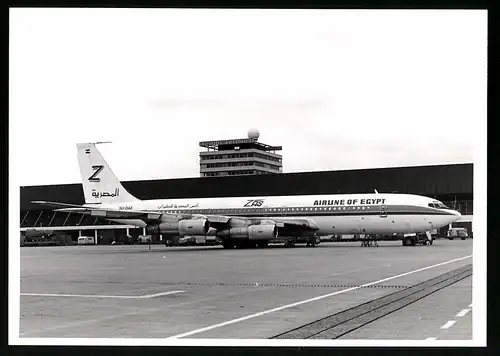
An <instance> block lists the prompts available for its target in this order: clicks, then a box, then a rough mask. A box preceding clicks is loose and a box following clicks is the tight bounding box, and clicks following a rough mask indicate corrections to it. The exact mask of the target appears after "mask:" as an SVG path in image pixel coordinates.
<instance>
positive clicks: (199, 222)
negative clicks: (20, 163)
mask: <svg viewBox="0 0 500 356" xmlns="http://www.w3.org/2000/svg"><path fill="white" fill-rule="evenodd" d="M96 144H97V143H78V144H77V152H78V163H79V167H80V174H81V178H82V184H83V191H84V197H85V204H83V205H75V204H66V203H61V202H49V201H32V203H34V204H43V205H46V206H51V207H53V208H57V209H55V211H61V212H72V213H80V214H87V215H91V216H100V217H102V218H105V219H107V220H111V221H115V222H119V223H122V224H127V225H133V226H137V227H142V228H145V229H146V232H147V233H148V234H152V235H153V234H156V235H163V236H166V237H173V236H178V237H183V236H207V235H215V236H217V237H218V238H219V239H221V240H222V245H223V247H224V248H227V249H231V248H234V247H237V248H242V247H266V246H268V244H269V241H271V240H274V239H276V238H277V237H278V236H294V237H303V238H306V239H307V241H308V246H313V247H314V246H315V245H317V244H318V243H319V237H320V236H328V235H334V234H335V235H344V234H354V233H359V234H393V233H399V234H412V233H413V234H415V233H423V232H426V231H429V230H433V229H438V228H440V227H443V226H446V225H448V224H450V223H452V222H455V221H457V220H458V219H460V217H461V214H460V213H459V212H458V211H456V210H453V209H451V208H449V207H447V206H446V205H444V204H443V203H442V202H440V201H438V200H435V199H432V198H429V197H425V196H420V195H414V194H396V193H379V192H378V191H377V190H375V191H374V193H369V194H322V195H292V196H260V197H229V198H188V199H152V200H140V199H138V198H137V197H135V196H133V195H132V194H130V193H129V192H128V191H127V190H126V189H125V188H124V187H123V186H122V184H121V183H120V181H119V180H118V178H117V177H116V175H115V174H114V173H113V172H112V171H111V168H110V167H109V165H108V164H107V163H106V161H105V160H104V158H103V157H102V155H101V153H100V152H99V150H98V149H97V147H96ZM403 244H405V242H404V241H403Z"/></svg>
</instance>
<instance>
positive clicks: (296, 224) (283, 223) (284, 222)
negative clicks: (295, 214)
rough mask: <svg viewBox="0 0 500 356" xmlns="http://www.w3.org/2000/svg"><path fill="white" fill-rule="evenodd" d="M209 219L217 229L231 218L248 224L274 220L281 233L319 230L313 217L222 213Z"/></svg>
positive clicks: (211, 224)
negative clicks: (253, 215) (271, 216)
mask: <svg viewBox="0 0 500 356" xmlns="http://www.w3.org/2000/svg"><path fill="white" fill-rule="evenodd" d="M207 218H208V221H209V222H210V226H212V227H214V228H216V229H223V228H227V227H228V226H229V224H230V221H231V220H241V221H244V222H245V223H246V224H247V225H258V224H265V223H266V222H272V223H274V224H275V225H276V226H277V227H278V230H279V231H280V234H284V235H286V234H299V235H300V234H302V233H307V232H314V231H316V230H319V227H318V226H317V225H316V223H315V222H314V221H313V220H311V219H291V218H286V217H276V218H274V217H273V218H265V217H264V218H255V217H245V216H222V215H208V216H207Z"/></svg>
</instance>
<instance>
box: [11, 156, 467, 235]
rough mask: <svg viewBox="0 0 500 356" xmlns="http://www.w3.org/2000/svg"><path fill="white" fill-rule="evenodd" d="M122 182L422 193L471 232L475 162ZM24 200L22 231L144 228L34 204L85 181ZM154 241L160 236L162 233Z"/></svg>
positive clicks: (153, 191) (79, 192) (265, 191)
mask: <svg viewBox="0 0 500 356" xmlns="http://www.w3.org/2000/svg"><path fill="white" fill-rule="evenodd" d="M122 183H123V186H124V187H125V188H126V189H127V190H129V192H130V193H131V194H133V195H135V196H136V197H137V198H139V199H161V198H164V199H166V198H195V197H197V198H204V197H207V198H208V197H236V196H249V197H252V196H266V195H307V194H351V193H368V192H373V191H374V189H377V191H378V192H385V193H409V194H419V195H424V196H428V197H432V198H434V199H438V200H440V201H442V202H444V203H445V204H446V205H448V206H450V207H454V208H455V209H457V210H459V211H460V212H461V213H462V215H463V217H462V219H461V220H460V221H459V222H457V223H455V224H454V226H461V227H466V228H467V230H468V233H469V235H471V236H472V214H473V164H472V163H464V164H448V165H432V166H411V167H394V168H377V169H356V170H339V171H320V172H302V173H281V174H266V175H248V176H225V177H208V178H207V177H200V178H182V179H162V180H148V181H124V182H122ZM20 199H21V201H20V207H21V212H20V221H21V231H25V230H26V229H29V228H33V227H37V228H40V227H43V228H44V229H45V228H46V229H47V230H49V231H53V232H55V233H56V234H57V233H64V234H65V235H66V236H71V240H73V241H76V240H77V239H78V236H95V237H97V236H98V235H99V236H100V240H99V243H102V244H108V243H111V242H112V241H113V240H115V241H117V242H119V241H123V240H124V239H125V237H126V235H127V234H129V235H130V236H135V237H136V236H138V235H142V234H143V230H142V229H141V228H134V227H132V226H126V225H120V224H118V223H113V222H110V221H107V220H104V219H102V218H99V217H97V218H96V217H90V216H84V215H79V214H75V213H73V214H71V213H61V212H59V213H55V212H53V211H52V210H50V208H41V207H40V206H35V205H33V204H31V203H30V202H31V201H32V200H48V201H56V202H65V203H71V204H83V203H84V197H83V189H82V185H81V184H64V185H44V186H23V187H21V191H20ZM447 229H448V227H444V228H443V229H441V230H440V231H439V234H440V236H444V235H445V234H446V230H447ZM21 234H23V232H21ZM153 239H157V240H160V239H161V237H160V236H158V237H153ZM96 240H97V239H96Z"/></svg>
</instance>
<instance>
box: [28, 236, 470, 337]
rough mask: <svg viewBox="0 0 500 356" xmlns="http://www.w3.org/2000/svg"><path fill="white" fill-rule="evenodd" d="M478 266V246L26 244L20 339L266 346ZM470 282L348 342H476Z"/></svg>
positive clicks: (418, 303) (428, 298)
mask: <svg viewBox="0 0 500 356" xmlns="http://www.w3.org/2000/svg"><path fill="white" fill-rule="evenodd" d="M471 263H472V240H453V241H449V240H442V239H440V240H436V241H435V242H434V244H433V245H432V246H414V247H411V246H408V247H404V246H402V245H401V242H396V241H394V242H380V246H379V247H360V243H359V242H356V243H354V242H338V243H321V244H320V245H319V246H318V247H316V248H306V247H302V246H300V245H297V247H295V248H284V247H281V246H276V247H274V246H271V247H269V248H266V249H234V250H225V249H222V248H221V247H182V248H179V247H176V248H167V247H165V246H152V247H151V250H149V249H148V246H147V245H135V246H61V247H26V248H21V296H20V298H21V299H20V309H21V310H20V313H21V315H20V334H19V335H20V337H21V338H23V337H29V338H39V337H50V338H75V337H77V338H217V339H270V338H273V337H275V336H276V335H279V334H282V333H285V332H287V331H289V330H292V329H294V328H298V327H300V326H302V325H305V324H308V323H313V322H315V321H317V320H319V319H322V318H325V317H327V316H329V315H333V314H336V313H339V312H341V311H343V310H346V309H348V308H353V307H356V306H359V305H360V304H362V303H366V302H369V301H372V300H374V299H376V298H380V297H383V296H386V295H389V294H391V293H394V292H397V291H404V290H405V289H407V288H409V287H411V286H414V285H416V284H418V283H421V282H425V281H427V280H429V279H432V278H435V277H438V276H440V275H443V274H445V273H448V272H452V271H455V270H457V269H459V268H464V267H467V266H468V265H471ZM471 280H472V278H471V277H467V278H464V279H461V280H459V281H457V282H456V283H453V284H451V285H449V286H446V287H444V288H442V289H440V290H437V291H435V292H433V293H432V294H429V295H427V296H425V297H423V298H422V299H419V300H417V301H415V302H412V303H411V304H409V305H407V306H405V307H404V308H401V309H399V310H396V311H394V312H391V313H390V314H388V315H385V316H383V317H381V318H379V319H377V320H374V321H372V322H370V323H369V324H367V325H364V326H363V327H360V328H358V329H355V330H353V331H351V332H349V333H348V334H346V335H343V336H341V337H340V338H341V339H405V340H425V339H428V338H432V339H437V340H439V339H454V340H470V339H471V338H472V319H471V318H472V312H473V311H472V308H471V307H470V306H469V305H470V304H471V302H472V286H471V283H472V282H471ZM464 310H467V311H464ZM457 314H459V316H457ZM443 327H444V328H443Z"/></svg>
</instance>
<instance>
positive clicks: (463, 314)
mask: <svg viewBox="0 0 500 356" xmlns="http://www.w3.org/2000/svg"><path fill="white" fill-rule="evenodd" d="M468 312H470V309H463V310H461V311H459V312H458V314H457V315H456V316H457V317H459V318H461V317H463V316H465V315H466V314H467V313H468Z"/></svg>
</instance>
